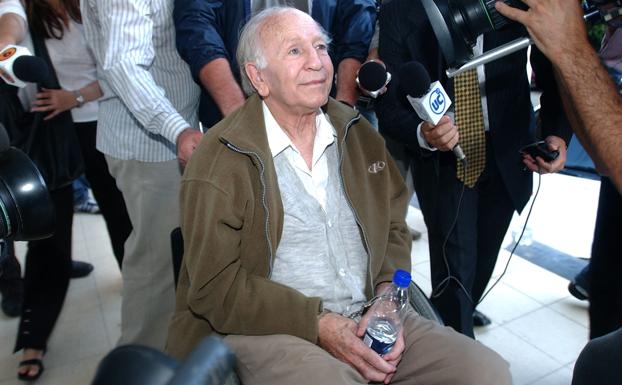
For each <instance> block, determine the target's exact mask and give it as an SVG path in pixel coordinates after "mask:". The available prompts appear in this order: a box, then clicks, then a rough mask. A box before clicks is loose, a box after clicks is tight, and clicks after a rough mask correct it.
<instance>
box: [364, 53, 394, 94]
mask: <svg viewBox="0 0 622 385" xmlns="http://www.w3.org/2000/svg"><path fill="white" fill-rule="evenodd" d="M390 81H391V74H390V73H389V72H387V69H386V67H385V66H384V64H383V63H382V62H379V61H376V60H368V61H366V62H365V63H363V65H362V66H361V68H359V71H358V74H357V76H356V84H357V85H358V87H359V89H360V90H361V92H362V93H364V94H365V95H367V96H370V97H372V98H374V99H376V98H377V97H378V96H380V95H382V94H384V93H385V92H386V91H387V85H388V84H389V82H390Z"/></svg>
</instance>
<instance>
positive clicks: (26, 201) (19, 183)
mask: <svg viewBox="0 0 622 385" xmlns="http://www.w3.org/2000/svg"><path fill="white" fill-rule="evenodd" d="M54 221H55V211H54V205H53V204H52V199H51V198H50V194H49V192H48V190H47V187H46V185H45V182H44V181H43V177H42V176H41V173H39V170H38V169H37V167H36V166H35V165H34V163H33V162H32V161H31V160H30V158H28V156H27V155H26V154H24V153H23V152H22V151H20V150H18V149H17V148H15V147H10V146H9V138H8V135H7V133H6V129H5V128H4V125H3V124H2V123H0V241H4V240H16V241H31V240H35V239H42V238H47V237H49V236H50V235H52V232H53V230H54ZM0 259H1V258H0Z"/></svg>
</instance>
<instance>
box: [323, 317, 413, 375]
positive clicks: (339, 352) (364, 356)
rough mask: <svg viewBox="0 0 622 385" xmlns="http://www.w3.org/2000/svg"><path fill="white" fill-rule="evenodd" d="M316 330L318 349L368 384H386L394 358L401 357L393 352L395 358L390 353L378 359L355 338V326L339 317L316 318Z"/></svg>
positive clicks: (376, 355) (357, 337) (356, 328)
mask: <svg viewBox="0 0 622 385" xmlns="http://www.w3.org/2000/svg"><path fill="white" fill-rule="evenodd" d="M318 329H319V336H318V345H319V346H320V347H322V348H323V349H324V350H326V351H327V352H329V353H330V354H332V355H333V356H334V357H335V358H337V359H338V360H340V361H343V362H345V363H347V364H349V365H351V366H352V367H354V368H355V369H356V370H358V372H359V373H360V374H361V375H362V376H363V377H364V378H365V379H367V380H368V381H373V382H383V381H387V378H389V379H390V378H391V377H392V376H393V373H395V370H396V365H397V362H399V360H397V355H399V356H400V357H401V351H399V352H398V351H397V350H396V352H395V354H393V351H391V353H389V354H388V355H387V356H386V357H385V358H382V357H380V356H379V355H378V354H377V353H376V352H374V351H373V350H371V349H370V348H369V347H367V346H365V344H364V343H363V341H362V340H361V338H360V337H359V336H358V335H357V332H358V330H359V326H357V324H356V322H354V321H353V320H351V319H349V318H346V317H343V316H341V315H339V314H335V313H328V314H326V315H324V316H323V317H321V318H320V320H319V325H318ZM396 344H397V343H396ZM402 345H403V342H402ZM394 349H395V347H394ZM402 351H403V347H402ZM389 356H391V357H389ZM394 356H395V357H394ZM389 358H390V359H391V361H389ZM389 376H390V377H389ZM385 383H388V382H385Z"/></svg>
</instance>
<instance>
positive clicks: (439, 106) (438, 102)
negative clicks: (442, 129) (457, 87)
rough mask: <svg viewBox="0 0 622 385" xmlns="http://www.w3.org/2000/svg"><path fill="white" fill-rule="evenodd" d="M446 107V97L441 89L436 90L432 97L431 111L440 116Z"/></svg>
mask: <svg viewBox="0 0 622 385" xmlns="http://www.w3.org/2000/svg"><path fill="white" fill-rule="evenodd" d="M444 107H445V96H443V93H442V92H441V90H440V89H439V88H435V89H434V90H433V91H432V95H430V109H432V112H434V113H435V114H440V113H442V112H443V109H444Z"/></svg>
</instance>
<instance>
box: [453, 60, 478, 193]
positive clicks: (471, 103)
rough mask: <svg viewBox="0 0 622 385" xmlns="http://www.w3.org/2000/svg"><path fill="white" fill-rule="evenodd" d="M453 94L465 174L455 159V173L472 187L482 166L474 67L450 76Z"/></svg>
mask: <svg viewBox="0 0 622 385" xmlns="http://www.w3.org/2000/svg"><path fill="white" fill-rule="evenodd" d="M454 96H455V99H456V100H455V113H456V125H457V126H458V131H459V133H460V147H462V150H463V151H464V154H465V155H466V159H467V170H466V176H465V175H464V165H463V164H462V162H460V161H458V160H457V161H456V162H457V163H456V174H457V177H458V179H460V180H461V181H463V182H464V184H465V185H467V186H468V187H473V186H474V185H475V182H477V178H479V176H480V174H481V173H482V171H483V170H484V166H485V165H486V137H485V135H484V115H483V114H482V98H481V95H480V92H479V81H478V79H477V71H476V70H475V69H472V70H468V71H466V72H464V73H462V74H460V75H458V76H456V77H455V78H454ZM463 177H464V179H463Z"/></svg>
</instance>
